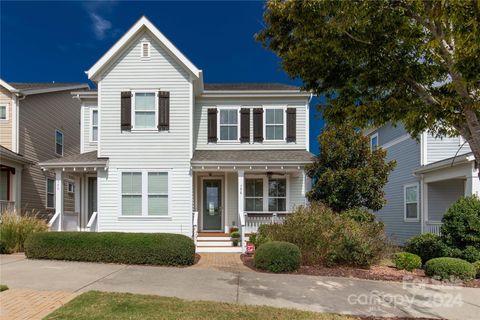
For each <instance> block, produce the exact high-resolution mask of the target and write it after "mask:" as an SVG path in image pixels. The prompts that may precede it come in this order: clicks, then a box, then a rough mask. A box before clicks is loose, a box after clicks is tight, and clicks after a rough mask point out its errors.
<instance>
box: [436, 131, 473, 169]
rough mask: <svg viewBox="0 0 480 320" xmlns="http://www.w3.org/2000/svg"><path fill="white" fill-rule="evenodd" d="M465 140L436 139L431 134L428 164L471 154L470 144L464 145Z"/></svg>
mask: <svg viewBox="0 0 480 320" xmlns="http://www.w3.org/2000/svg"><path fill="white" fill-rule="evenodd" d="M463 142H464V140H463V139H461V138H460V137H446V138H443V139H441V138H435V137H433V136H432V135H431V134H429V135H428V136H427V163H432V162H437V161H440V160H443V159H448V158H451V157H454V156H455V154H456V153H457V152H458V155H461V154H465V153H468V152H470V151H471V150H470V147H469V145H468V143H466V144H465V145H463V147H462V148H460V147H461V146H462V144H463Z"/></svg>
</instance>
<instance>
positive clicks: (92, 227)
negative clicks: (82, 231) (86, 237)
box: [87, 211, 98, 232]
mask: <svg viewBox="0 0 480 320" xmlns="http://www.w3.org/2000/svg"><path fill="white" fill-rule="evenodd" d="M97 230H98V213H97V211H95V212H93V213H92V216H91V217H90V220H88V223H87V231H92V232H95V231H97Z"/></svg>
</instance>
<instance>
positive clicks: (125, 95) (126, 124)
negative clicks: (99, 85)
mask: <svg viewBox="0 0 480 320" xmlns="http://www.w3.org/2000/svg"><path fill="white" fill-rule="evenodd" d="M120 100H121V101H120V108H121V111H120V112H121V120H120V129H121V130H131V129H132V92H130V91H123V92H122V93H121V94H120Z"/></svg>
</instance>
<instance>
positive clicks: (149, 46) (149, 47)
mask: <svg viewBox="0 0 480 320" xmlns="http://www.w3.org/2000/svg"><path fill="white" fill-rule="evenodd" d="M140 43H141V46H140V58H142V59H144V58H150V53H151V47H152V45H151V44H150V41H148V40H143V41H141V42H140ZM145 44H147V45H148V53H147V55H146V56H144V55H143V46H144V45H145Z"/></svg>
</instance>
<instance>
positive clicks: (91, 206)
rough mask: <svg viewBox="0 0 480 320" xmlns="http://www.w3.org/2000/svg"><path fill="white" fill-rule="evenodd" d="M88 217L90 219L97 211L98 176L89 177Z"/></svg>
mask: <svg viewBox="0 0 480 320" xmlns="http://www.w3.org/2000/svg"><path fill="white" fill-rule="evenodd" d="M87 179H88V180H87V181H88V217H87V223H88V221H90V218H91V216H92V214H93V213H94V212H95V211H97V177H88V178H87Z"/></svg>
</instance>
